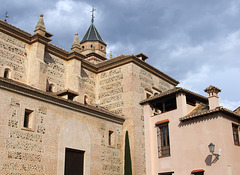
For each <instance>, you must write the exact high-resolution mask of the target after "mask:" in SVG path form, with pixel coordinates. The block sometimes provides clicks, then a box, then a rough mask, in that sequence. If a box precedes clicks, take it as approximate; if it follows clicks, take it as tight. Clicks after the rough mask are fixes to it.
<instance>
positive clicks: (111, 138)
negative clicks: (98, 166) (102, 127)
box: [108, 131, 113, 146]
mask: <svg viewBox="0 0 240 175" xmlns="http://www.w3.org/2000/svg"><path fill="white" fill-rule="evenodd" d="M108 145H109V146H113V131H109V132H108Z"/></svg>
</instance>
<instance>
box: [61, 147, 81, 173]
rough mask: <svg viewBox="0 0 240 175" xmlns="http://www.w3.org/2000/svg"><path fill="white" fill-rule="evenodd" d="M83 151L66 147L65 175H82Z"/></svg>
mask: <svg viewBox="0 0 240 175" xmlns="http://www.w3.org/2000/svg"><path fill="white" fill-rule="evenodd" d="M83 166H84V151H81V150H76V149H71V148H66V150H65V173H64V174H65V175H83Z"/></svg>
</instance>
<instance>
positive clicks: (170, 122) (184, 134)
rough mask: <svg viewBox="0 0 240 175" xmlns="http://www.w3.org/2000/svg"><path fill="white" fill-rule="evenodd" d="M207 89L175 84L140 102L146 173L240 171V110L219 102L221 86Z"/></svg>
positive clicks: (221, 174)
mask: <svg viewBox="0 0 240 175" xmlns="http://www.w3.org/2000/svg"><path fill="white" fill-rule="evenodd" d="M205 92H207V93H208V94H209V96H208V98H206V97H204V96H201V95H199V94H196V93H194V92H191V91H188V90H186V89H183V88H180V87H176V88H173V89H171V90H168V91H165V92H163V93H162V94H159V95H156V96H153V97H150V98H148V99H146V100H143V101H142V102H141V104H142V105H143V106H144V124H145V125H144V126H145V136H146V137H145V144H146V145H145V147H146V167H147V170H146V172H147V173H146V174H147V175H153V174H156V175H174V174H180V175H183V174H185V175H207V174H209V175H212V174H218V175H238V174H239V172H240V166H239V162H240V144H239V128H240V127H239V126H240V115H239V113H237V111H236V112H233V111H230V110H228V109H225V108H223V107H221V106H219V98H218V92H220V89H218V88H216V87H214V86H209V87H208V88H206V89H205ZM214 145H215V148H213V150H211V151H210V148H209V147H211V146H214Z"/></svg>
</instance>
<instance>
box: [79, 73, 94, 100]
mask: <svg viewBox="0 0 240 175" xmlns="http://www.w3.org/2000/svg"><path fill="white" fill-rule="evenodd" d="M81 77H82V80H83V91H84V94H85V95H87V97H88V103H89V104H93V103H96V102H95V100H96V91H95V89H96V78H95V74H94V73H93V72H91V71H89V70H87V69H84V68H82V70H81Z"/></svg>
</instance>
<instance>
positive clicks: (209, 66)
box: [0, 0, 240, 110]
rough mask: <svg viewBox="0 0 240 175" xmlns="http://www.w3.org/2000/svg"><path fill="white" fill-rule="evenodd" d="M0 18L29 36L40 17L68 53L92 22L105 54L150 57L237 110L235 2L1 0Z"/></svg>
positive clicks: (239, 39) (238, 11) (239, 52)
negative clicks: (212, 91) (216, 91)
mask: <svg viewBox="0 0 240 175" xmlns="http://www.w3.org/2000/svg"><path fill="white" fill-rule="evenodd" d="M0 2H1V8H0V9H1V14H2V15H1V19H2V20H3V19H4V13H5V12H6V11H8V15H9V19H8V23H10V24H12V25H14V26H16V27H18V28H20V29H23V30H25V31H27V32H29V33H31V34H33V31H34V28H35V25H36V23H37V21H38V18H39V15H40V14H41V13H42V14H44V21H45V26H46V30H47V31H48V32H50V33H52V34H53V35H54V36H53V37H52V43H53V44H55V45H57V46H59V47H61V48H63V49H65V50H68V51H69V50H70V48H71V44H72V41H73V38H74V34H75V33H76V32H78V33H79V38H80V39H81V38H82V37H83V36H84V34H85V32H86V31H87V29H88V27H89V25H90V22H91V13H90V11H91V8H92V6H93V5H94V7H95V8H96V12H95V22H94V23H95V26H96V27H97V29H98V31H99V33H100V34H101V36H102V38H103V40H104V41H105V42H106V43H107V44H108V47H107V54H108V55H109V52H110V51H112V52H113V56H117V55H119V54H122V53H124V54H138V53H140V52H142V53H144V54H145V55H147V56H149V59H148V61H147V62H148V63H149V64H151V65H153V66H155V67H157V68H158V69H160V70H161V71H163V72H164V73H166V74H168V75H170V76H172V77H173V78H175V79H176V80H178V81H180V84H179V86H181V87H184V88H186V89H189V90H192V91H194V92H197V93H200V94H202V95H205V96H206V95H207V94H206V93H205V92H204V91H203V90H204V89H205V88H206V87H208V86H209V85H214V86H217V87H218V88H220V89H221V90H222V92H221V93H220V94H219V96H220V105H223V106H224V107H227V108H229V109H231V110H234V109H235V108H237V107H238V106H240V93H239V89H240V81H239V75H240V59H239V57H240V22H239V16H240V1H239V0H211V1H206V0H181V1H179V0H149V1H144V0H117V1H113V0H101V1H99V0H78V1H77V0H51V1H48V0H41V1H40V0H21V1H19V0H7V1H6V0H0Z"/></svg>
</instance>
